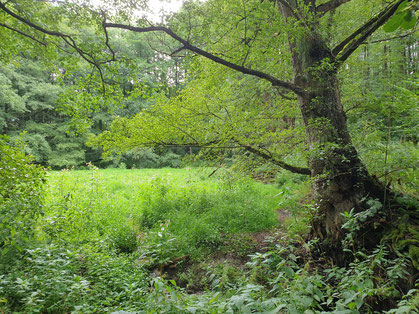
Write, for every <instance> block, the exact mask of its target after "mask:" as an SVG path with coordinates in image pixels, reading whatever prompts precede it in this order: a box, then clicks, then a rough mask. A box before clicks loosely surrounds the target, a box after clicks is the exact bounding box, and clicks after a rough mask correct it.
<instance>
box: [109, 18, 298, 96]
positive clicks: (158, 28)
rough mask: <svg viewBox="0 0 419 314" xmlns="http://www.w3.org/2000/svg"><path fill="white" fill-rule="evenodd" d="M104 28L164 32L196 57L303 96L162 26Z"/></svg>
mask: <svg viewBox="0 0 419 314" xmlns="http://www.w3.org/2000/svg"><path fill="white" fill-rule="evenodd" d="M103 25H104V27H108V28H119V29H125V30H129V31H132V32H136V33H149V32H164V33H166V34H167V35H169V36H170V37H172V38H173V39H174V40H176V41H178V42H179V43H181V44H182V45H183V48H184V49H186V50H190V51H192V52H194V53H196V54H197V55H200V56H203V57H205V58H207V59H210V60H212V61H214V62H216V63H219V64H222V65H224V66H226V67H228V68H230V69H233V70H236V71H238V72H241V73H243V74H248V75H252V76H256V77H259V78H261V79H264V80H267V81H269V82H270V83H271V84H272V85H273V86H280V87H283V88H285V89H288V90H290V91H292V92H294V93H296V94H298V95H303V94H304V90H303V89H302V88H300V87H298V86H296V85H294V84H292V83H290V82H286V81H282V80H279V79H277V78H275V77H273V76H271V75H269V74H267V73H264V72H261V71H257V70H253V69H249V68H246V67H243V66H240V65H237V64H234V63H232V62H229V61H227V60H225V59H222V58H220V57H218V56H216V55H214V54H211V53H209V52H207V51H205V50H202V49H200V48H198V47H196V46H194V45H192V44H191V43H190V42H189V41H187V40H185V39H183V38H182V37H180V36H178V35H177V34H176V33H174V32H173V31H172V30H171V29H170V28H167V27H164V26H149V27H135V26H131V25H125V24H117V23H103Z"/></svg>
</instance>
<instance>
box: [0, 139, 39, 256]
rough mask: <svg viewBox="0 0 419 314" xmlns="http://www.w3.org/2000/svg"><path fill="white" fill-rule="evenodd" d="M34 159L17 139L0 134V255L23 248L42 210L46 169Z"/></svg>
mask: <svg viewBox="0 0 419 314" xmlns="http://www.w3.org/2000/svg"><path fill="white" fill-rule="evenodd" d="M33 159H34V158H33V156H27V155H25V153H23V145H22V143H21V142H20V141H14V142H13V141H12V140H11V139H10V138H8V137H6V136H0V249H1V255H0V256H4V255H6V254H7V253H8V252H10V250H11V249H13V250H22V249H23V248H24V247H25V244H27V243H28V242H29V240H30V238H31V236H32V234H33V229H34V228H33V226H34V223H35V221H36V219H37V217H38V216H39V215H40V214H41V213H42V203H43V199H44V190H43V186H44V183H45V177H46V171H45V170H44V169H42V168H41V167H39V166H37V165H35V164H33V163H32V162H33Z"/></svg>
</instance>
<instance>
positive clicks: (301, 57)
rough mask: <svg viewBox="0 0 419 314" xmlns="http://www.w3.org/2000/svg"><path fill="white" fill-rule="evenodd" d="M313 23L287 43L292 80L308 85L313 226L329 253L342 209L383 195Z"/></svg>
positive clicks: (303, 106) (304, 103) (304, 98)
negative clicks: (353, 133) (352, 131)
mask: <svg viewBox="0 0 419 314" xmlns="http://www.w3.org/2000/svg"><path fill="white" fill-rule="evenodd" d="M306 2H307V4H309V2H310V1H307V0H306ZM289 3H290V4H292V1H290V2H289ZM294 6H296V1H295V2H294ZM311 9H312V11H313V10H314V7H312V8H311ZM280 10H281V13H282V14H283V15H284V17H285V18H289V17H292V16H295V14H293V13H292V12H291V10H290V9H289V7H287V6H282V5H280ZM312 13H314V12H312ZM307 20H308V19H307ZM317 27H318V26H317V25H316V23H315V22H314V23H312V24H310V25H306V29H305V31H303V32H302V33H301V34H300V35H298V36H294V37H293V38H292V39H290V46H291V53H292V57H293V69H294V82H295V83H296V84H297V85H298V86H302V87H304V89H305V90H306V93H305V94H304V95H300V96H299V105H300V110H301V113H302V117H303V120H304V124H305V127H306V134H307V138H308V143H309V150H310V153H311V155H310V169H311V172H312V176H313V178H314V201H315V206H316V207H317V210H316V216H315V217H314V218H313V220H312V232H313V234H314V235H315V236H317V237H318V238H320V239H321V240H322V243H323V245H324V246H325V247H327V249H328V251H329V252H328V253H329V254H331V255H333V251H335V253H336V255H339V254H340V245H341V240H342V236H343V232H342V228H341V227H342V224H343V215H342V214H343V213H344V212H345V211H347V212H349V211H351V209H354V210H355V211H361V210H364V209H365V202H366V199H367V198H373V199H376V198H378V199H382V198H383V196H384V190H385V187H384V186H382V185H381V184H380V183H379V182H378V180H376V179H375V178H374V177H372V176H371V175H369V173H368V171H367V170H366V167H365V166H364V165H363V163H362V162H361V160H360V159H359V156H358V153H357V151H356V149H355V147H354V146H353V144H352V141H351V137H350V135H349V132H348V129H347V124H346V115H345V112H344V111H343V108H342V103H341V99H340V93H339V84H338V80H337V76H336V68H335V66H334V63H333V61H334V58H333V56H332V54H331V51H330V49H329V48H328V47H327V44H326V42H325V40H324V39H322V38H321V36H320V35H319V33H318V31H317ZM367 240H368V239H367ZM369 240H371V239H369ZM372 244H373V243H371V245H372ZM332 257H333V256H332Z"/></svg>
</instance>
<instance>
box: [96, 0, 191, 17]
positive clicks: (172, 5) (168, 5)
mask: <svg viewBox="0 0 419 314" xmlns="http://www.w3.org/2000/svg"><path fill="white" fill-rule="evenodd" d="M134 2H135V1H134ZM138 2H142V1H138ZM146 2H147V4H148V7H149V8H150V10H151V12H144V11H139V12H138V16H142V17H146V18H147V19H149V20H150V21H151V22H161V21H162V17H163V16H164V15H167V14H170V13H173V12H177V11H179V9H180V8H181V7H182V3H183V0H148V1H146ZM91 3H92V4H93V5H94V6H96V7H98V8H104V7H108V8H109V3H108V2H107V1H106V0H91ZM136 15H137V14H136Z"/></svg>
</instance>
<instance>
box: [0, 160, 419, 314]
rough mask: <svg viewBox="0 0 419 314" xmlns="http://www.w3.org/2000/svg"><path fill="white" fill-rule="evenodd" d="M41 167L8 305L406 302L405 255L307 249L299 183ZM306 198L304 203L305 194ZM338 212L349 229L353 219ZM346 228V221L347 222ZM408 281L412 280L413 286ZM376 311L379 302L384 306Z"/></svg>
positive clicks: (401, 307)
mask: <svg viewBox="0 0 419 314" xmlns="http://www.w3.org/2000/svg"><path fill="white" fill-rule="evenodd" d="M88 167H89V170H87V171H72V170H65V171H61V172H54V173H50V175H49V179H48V185H49V188H48V193H47V195H46V202H45V204H44V207H43V212H44V214H43V215H42V216H40V217H39V218H38V220H37V222H36V224H35V226H34V228H33V230H34V237H33V239H32V240H31V241H30V242H28V243H26V245H25V246H24V247H23V248H22V249H21V253H20V255H19V257H18V258H16V259H15V260H13V262H10V263H8V264H7V265H2V269H5V270H6V271H4V272H2V273H1V274H0V309H1V312H4V313H9V312H16V313H35V312H42V313H69V312H72V313H106V312H109V313H122V312H123V313H326V312H331V313H368V312H374V311H376V310H377V308H379V307H380V306H382V308H383V309H384V308H385V309H390V308H393V310H389V311H388V312H387V313H415V311H416V309H417V307H418V305H419V304H418V303H419V298H418V290H417V289H411V290H410V291H405V290H404V289H403V287H402V286H400V285H399V283H400V281H401V280H400V279H401V278H402V279H403V278H406V276H407V273H406V269H408V267H410V266H409V265H411V260H410V259H409V258H408V257H406V256H405V255H404V254H402V253H400V254H399V255H398V256H394V254H392V253H390V250H389V249H388V247H386V246H385V245H381V246H379V247H377V249H376V250H375V251H373V252H370V253H367V252H362V251H359V250H358V251H355V250H354V251H351V245H350V242H351V238H350V232H349V233H348V238H347V242H348V243H347V248H348V254H352V255H353V262H352V263H351V264H350V265H349V266H348V267H346V268H340V267H336V266H334V265H333V264H331V263H330V262H329V261H328V260H327V259H320V260H319V258H318V257H316V258H315V257H313V256H311V252H312V251H313V250H312V249H313V247H314V246H315V244H316V243H314V242H310V241H307V240H306V239H307V237H306V235H307V233H308V232H309V228H308V221H309V219H310V216H311V213H312V208H311V205H310V196H309V188H308V186H309V184H308V183H307V181H305V180H304V179H302V178H301V177H299V176H293V175H291V176H290V175H287V174H280V175H279V176H277V178H276V183H275V184H270V185H264V184H262V183H257V182H255V181H252V180H250V179H246V178H240V177H234V176H232V175H231V173H228V170H227V169H226V170H223V171H219V172H217V173H216V174H215V175H214V176H211V178H209V177H208V175H209V174H210V173H211V170H203V169H171V170H169V169H162V170H159V171H156V170H117V169H109V170H106V171H102V170H99V169H97V168H96V167H94V166H93V165H88ZM307 204H308V205H307ZM346 214H347V224H346V225H345V227H346V228H348V229H351V228H352V229H356V221H355V220H356V219H355V218H353V217H352V216H351V213H346ZM349 231H350V230H349ZM416 288H419V287H418V286H416ZM383 312H384V310H383Z"/></svg>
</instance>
